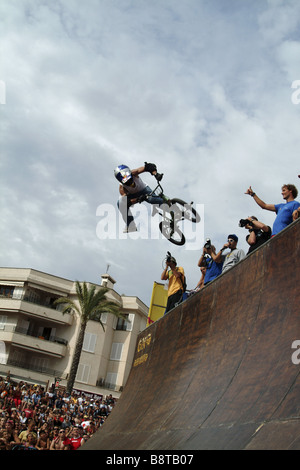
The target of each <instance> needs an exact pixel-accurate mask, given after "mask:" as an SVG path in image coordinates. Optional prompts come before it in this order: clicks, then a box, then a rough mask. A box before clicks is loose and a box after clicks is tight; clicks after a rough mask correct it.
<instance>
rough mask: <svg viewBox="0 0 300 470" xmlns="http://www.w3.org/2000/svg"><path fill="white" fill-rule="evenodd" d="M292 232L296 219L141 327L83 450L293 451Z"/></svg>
mask: <svg viewBox="0 0 300 470" xmlns="http://www.w3.org/2000/svg"><path fill="white" fill-rule="evenodd" d="M299 238H300V221H297V222H295V223H293V224H292V225H290V226H289V227H288V228H287V229H285V230H284V231H283V232H281V233H280V234H279V235H277V236H276V237H274V238H273V239H271V240H270V241H269V242H268V243H266V244H265V245H264V246H262V247H261V248H259V249H258V250H256V251H255V252H254V253H252V254H251V255H250V256H248V257H247V258H246V259H244V260H243V261H242V262H241V263H239V264H238V265H237V266H236V267H234V268H233V269H231V270H230V271H229V272H227V273H225V274H223V275H222V276H220V277H219V278H218V279H216V280H215V281H213V282H212V283H211V284H210V285H208V286H207V287H205V288H204V289H203V290H202V291H200V292H199V293H198V294H196V295H194V296H193V297H191V298H189V299H187V300H186V301H185V302H183V303H182V304H181V305H180V306H178V307H177V308H176V309H174V310H172V311H171V312H169V313H168V314H167V315H165V317H163V318H162V319H160V320H159V321H157V322H156V323H154V324H153V325H151V326H150V327H148V328H147V329H146V330H144V331H143V332H142V333H141V334H140V336H139V338H138V343H137V348H136V354H135V358H134V362H133V366H132V370H131V373H130V376H129V379H128V381H127V384H126V387H125V389H124V391H123V393H122V396H121V398H120V400H119V402H118V404H117V406H116V408H115V409H114V410H113V412H112V413H111V415H110V417H109V419H108V420H107V421H106V423H105V424H104V426H103V427H102V428H101V429H100V430H99V431H98V432H97V433H96V434H95V435H94V436H93V437H92V438H91V439H90V440H89V441H88V442H87V443H86V444H85V445H84V446H83V447H82V448H81V449H82V450H90V449H94V450H97V449H102V450H175V449H176V450H196V449H215V450H216V449H297V450H300V399H299V398H300V364H297V358H298V362H299V359H300V348H299V346H298V351H299V353H298V354H297V349H293V348H292V345H293V343H294V341H296V340H300V296H299V291H300V275H299V270H300V268H299V264H300V263H299V259H300V256H299V255H300V249H299ZM295 358H296V361H295ZM293 361H294V362H295V363H293Z"/></svg>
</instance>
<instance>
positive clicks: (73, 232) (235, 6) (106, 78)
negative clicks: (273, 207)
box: [0, 0, 300, 305]
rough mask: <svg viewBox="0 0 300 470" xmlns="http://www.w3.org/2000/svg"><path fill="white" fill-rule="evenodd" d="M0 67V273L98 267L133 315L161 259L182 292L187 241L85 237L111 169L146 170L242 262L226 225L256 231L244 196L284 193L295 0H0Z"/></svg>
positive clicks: (190, 253) (291, 147)
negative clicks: (242, 224)
mask: <svg viewBox="0 0 300 470" xmlns="http://www.w3.org/2000/svg"><path fill="white" fill-rule="evenodd" d="M0 54H1V56H0V87H1V90H0V100H1V104H0V113H1V116H0V118H1V120H0V130H1V136H0V137H1V146H0V149H1V161H0V162H1V207H0V210H1V235H0V236H1V260H0V265H1V266H14V267H30V268H34V269H37V270H40V271H44V272H47V273H50V274H54V275H57V276H61V277H65V278H68V279H72V280H75V279H79V280H86V281H90V282H96V283H99V282H100V276H101V274H102V273H104V272H105V271H106V269H107V265H108V264H109V265H110V268H109V273H110V274H111V276H112V277H113V278H114V279H115V280H116V281H117V284H116V286H115V289H116V290H117V292H119V293H120V294H123V293H124V294H126V295H136V296H138V297H140V299H141V300H143V301H144V302H145V303H146V304H147V305H149V303H150V298H151V291H152V286H153V281H159V280H160V275H161V271H162V261H163V259H164V257H165V254H166V251H167V250H170V251H171V252H172V254H174V256H175V257H176V258H177V260H178V264H179V265H181V266H183V267H184V268H185V271H186V275H187V281H188V287H189V288H192V287H194V286H195V285H196V284H197V282H198V280H199V277H200V274H199V269H198V268H197V262H198V258H199V256H200V253H201V247H202V244H203V240H201V241H199V243H198V240H197V243H198V244H199V246H197V244H196V243H192V244H187V245H186V246H185V247H174V245H171V244H170V243H169V242H168V241H167V240H165V239H151V238H149V237H148V238H141V236H140V237H139V238H136V239H134V238H132V237H129V236H127V237H126V238H123V237H122V236H120V235H119V234H118V233H116V236H115V237H114V239H113V238H112V237H110V238H105V236H104V235H101V230H100V229H99V222H100V224H101V220H103V217H102V218H101V215H100V214H101V210H102V209H103V208H104V207H109V208H111V211H115V212H116V201H117V199H118V184H117V181H116V180H115V178H114V174H113V170H114V168H115V167H116V166H117V165H118V164H119V163H126V164H128V165H129V166H130V167H132V168H136V167H138V166H141V165H142V164H143V163H144V162H145V161H148V162H155V163H156V164H157V166H158V169H159V171H161V172H163V173H164V179H163V183H164V189H165V192H166V194H168V195H169V196H171V197H179V198H181V199H184V200H186V201H191V200H193V201H194V203H195V204H199V205H201V207H203V210H204V217H202V220H201V223H200V225H199V227H200V226H201V230H202V231H203V236H204V237H205V238H206V237H209V238H211V239H212V241H213V242H214V244H215V245H216V246H217V248H220V247H221V246H222V245H223V243H224V242H226V239H227V235H228V234H229V233H232V232H233V233H236V234H237V235H238V236H239V237H240V243H239V245H240V247H241V248H243V249H244V250H245V251H246V250H247V246H246V243H245V235H246V233H245V230H244V229H241V228H239V227H238V221H239V219H240V218H243V217H247V216H248V215H256V216H257V217H258V218H260V219H261V220H263V221H265V222H266V223H268V224H269V225H272V223H273V220H274V214H273V213H269V212H266V211H262V210H261V209H260V208H258V206H256V205H255V203H254V201H253V200H252V198H250V197H249V196H246V195H245V194H244V192H245V190H246V189H247V188H248V186H249V185H252V187H253V189H254V190H255V191H256V193H257V194H258V195H259V196H260V197H261V198H262V199H263V200H264V201H265V202H268V203H280V202H282V196H281V186H282V184H284V183H293V184H296V185H297V184H298V186H299V189H300V184H299V180H298V178H297V175H298V174H299V173H300V164H299V148H300V132H299V129H300V104H297V102H298V101H300V100H298V99H295V98H296V97H298V98H299V96H300V93H298V95H296V92H297V89H295V88H292V85H293V84H294V85H295V82H296V81H297V80H300V2H299V0H151V1H149V0H86V1H85V2H82V1H79V0H22V1H21V0H2V1H1V4H0ZM299 85H300V82H299ZM144 180H145V181H146V182H147V183H148V184H149V185H150V186H152V185H153V183H154V181H153V178H152V177H151V176H150V175H148V174H146V175H145V177H144ZM116 214H117V212H116ZM115 218H116V216H115ZM148 223H149V227H148V229H149V230H150V228H151V224H154V223H155V227H157V223H158V221H157V219H152V218H151V217H150V212H149V220H148ZM118 226H119V221H117V227H118ZM121 228H122V229H123V227H121ZM151 230H152V228H151ZM199 230H200V229H199ZM121 231H122V230H121ZM197 233H198V232H197Z"/></svg>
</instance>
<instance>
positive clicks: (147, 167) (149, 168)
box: [145, 162, 157, 174]
mask: <svg viewBox="0 0 300 470" xmlns="http://www.w3.org/2000/svg"><path fill="white" fill-rule="evenodd" d="M145 171H148V173H151V174H153V173H154V172H155V171H157V168H156V165H155V163H147V162H145Z"/></svg>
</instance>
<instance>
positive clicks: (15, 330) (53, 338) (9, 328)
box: [2, 325, 68, 346]
mask: <svg viewBox="0 0 300 470" xmlns="http://www.w3.org/2000/svg"><path fill="white" fill-rule="evenodd" d="M2 331H9V332H11V333H18V334H20V335H24V336H31V337H33V338H40V339H43V340H45V341H50V342H52V343H58V344H63V345H64V346H67V344H68V341H67V340H66V339H64V338H60V337H59V336H53V335H50V336H49V338H47V337H45V336H43V335H41V334H38V333H32V332H29V331H28V330H27V329H26V328H21V327H20V326H18V325H4V328H3V329H2Z"/></svg>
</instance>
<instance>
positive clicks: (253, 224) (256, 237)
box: [239, 215, 272, 255]
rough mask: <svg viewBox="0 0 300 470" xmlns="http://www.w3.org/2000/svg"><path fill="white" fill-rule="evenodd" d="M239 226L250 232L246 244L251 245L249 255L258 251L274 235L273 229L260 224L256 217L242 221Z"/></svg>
mask: <svg viewBox="0 0 300 470" xmlns="http://www.w3.org/2000/svg"><path fill="white" fill-rule="evenodd" d="M239 226H240V227H245V229H247V230H249V232H250V233H249V235H247V237H246V242H247V243H248V245H250V248H249V250H248V253H247V255H249V253H252V251H254V250H256V248H258V247H259V246H261V245H263V244H264V243H265V242H266V241H268V240H269V239H270V238H271V235H272V230H271V227H269V226H268V225H265V224H264V223H263V222H260V221H259V220H258V219H257V217H255V216H254V215H252V217H248V218H247V219H241V220H240V223H239Z"/></svg>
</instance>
